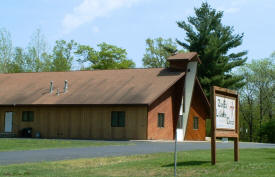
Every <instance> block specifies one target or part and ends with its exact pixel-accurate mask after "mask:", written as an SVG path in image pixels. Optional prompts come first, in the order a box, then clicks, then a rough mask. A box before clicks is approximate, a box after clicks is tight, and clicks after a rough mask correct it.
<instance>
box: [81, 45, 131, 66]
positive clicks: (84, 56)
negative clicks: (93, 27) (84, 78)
mask: <svg viewBox="0 0 275 177" xmlns="http://www.w3.org/2000/svg"><path fill="white" fill-rule="evenodd" d="M97 46H98V48H99V50H98V51H96V50H95V49H93V48H92V47H90V46H87V45H79V46H78V49H77V51H76V54H77V55H78V57H79V58H78V61H79V62H80V63H85V62H88V63H89V65H90V66H88V67H87V68H86V69H126V68H133V67H135V63H134V62H133V61H132V60H129V59H127V52H126V49H122V48H119V47H117V46H115V45H110V44H107V43H105V42H103V43H101V44H98V45H97Z"/></svg>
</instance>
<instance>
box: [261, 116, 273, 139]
mask: <svg viewBox="0 0 275 177" xmlns="http://www.w3.org/2000/svg"><path fill="white" fill-rule="evenodd" d="M260 131H261V135H262V136H263V140H264V142H268V143H275V119H273V120H270V121H268V122H266V123H265V124H264V125H263V127H262V128H261V130H260Z"/></svg>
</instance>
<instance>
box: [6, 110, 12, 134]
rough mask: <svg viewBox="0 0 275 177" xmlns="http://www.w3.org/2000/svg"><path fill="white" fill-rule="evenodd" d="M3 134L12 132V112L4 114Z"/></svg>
mask: <svg viewBox="0 0 275 177" xmlns="http://www.w3.org/2000/svg"><path fill="white" fill-rule="evenodd" d="M5 132H12V112H6V115H5Z"/></svg>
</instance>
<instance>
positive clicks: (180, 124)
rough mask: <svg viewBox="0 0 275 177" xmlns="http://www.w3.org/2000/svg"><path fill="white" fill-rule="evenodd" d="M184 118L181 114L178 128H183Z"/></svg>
mask: <svg viewBox="0 0 275 177" xmlns="http://www.w3.org/2000/svg"><path fill="white" fill-rule="evenodd" d="M182 120H183V116H182V115H179V119H178V124H177V128H182Z"/></svg>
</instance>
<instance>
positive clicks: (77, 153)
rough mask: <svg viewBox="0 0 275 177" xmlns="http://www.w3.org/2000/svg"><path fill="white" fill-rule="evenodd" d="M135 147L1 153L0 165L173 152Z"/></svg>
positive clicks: (165, 147)
mask: <svg viewBox="0 0 275 177" xmlns="http://www.w3.org/2000/svg"><path fill="white" fill-rule="evenodd" d="M134 144H135V145H128V146H124V145H122V146H98V147H85V148H64V149H46V150H31V151H10V152H0V165H6V164H15V163H25V162H41V161H56V160H66V159H77V158H92V157H106V156H123V155H135V154H148V153H158V152H173V151H174V143H173V142H143V141H135V142H134ZM217 148H218V149H224V148H233V143H231V142H229V143H217ZM240 148H275V144H260V143H240ZM177 149H178V151H188V150H197V149H210V143H209V142H184V143H178V146H177Z"/></svg>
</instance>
